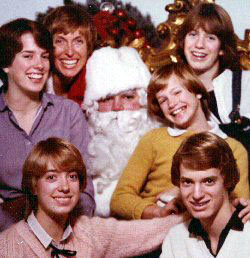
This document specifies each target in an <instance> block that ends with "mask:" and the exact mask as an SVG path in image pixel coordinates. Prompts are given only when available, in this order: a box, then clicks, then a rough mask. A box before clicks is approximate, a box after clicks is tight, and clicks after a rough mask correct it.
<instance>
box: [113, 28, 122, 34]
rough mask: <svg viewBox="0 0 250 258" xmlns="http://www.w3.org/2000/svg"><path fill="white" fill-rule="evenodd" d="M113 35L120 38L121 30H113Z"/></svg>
mask: <svg viewBox="0 0 250 258" xmlns="http://www.w3.org/2000/svg"><path fill="white" fill-rule="evenodd" d="M111 34H112V35H114V36H118V35H119V34H120V30H119V29H118V28H113V29H111Z"/></svg>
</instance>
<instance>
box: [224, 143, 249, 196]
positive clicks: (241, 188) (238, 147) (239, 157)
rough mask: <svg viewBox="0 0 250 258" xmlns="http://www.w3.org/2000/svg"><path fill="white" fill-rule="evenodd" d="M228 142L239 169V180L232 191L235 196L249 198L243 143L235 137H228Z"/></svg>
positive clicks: (246, 158)
mask: <svg viewBox="0 0 250 258" xmlns="http://www.w3.org/2000/svg"><path fill="white" fill-rule="evenodd" d="M227 141H228V144H229V146H230V147H231V149H232V151H233V154H234V157H235V159H236V162H237V165H238V168H239V171H240V181H239V183H238V184H237V185H236V187H235V190H234V193H235V194H236V196H237V197H243V198H246V199H249V197H250V195H249V183H248V182H249V181H248V156H247V151H246V149H245V148H244V147H243V145H242V144H241V143H240V142H238V141H236V140H235V139H232V138H228V140H227Z"/></svg>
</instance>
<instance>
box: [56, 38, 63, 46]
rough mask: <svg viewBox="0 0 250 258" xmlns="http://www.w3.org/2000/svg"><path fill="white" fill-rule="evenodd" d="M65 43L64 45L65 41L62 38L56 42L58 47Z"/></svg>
mask: <svg viewBox="0 0 250 258" xmlns="http://www.w3.org/2000/svg"><path fill="white" fill-rule="evenodd" d="M63 43H64V41H63V39H61V38H57V39H55V40H54V44H56V45H63Z"/></svg>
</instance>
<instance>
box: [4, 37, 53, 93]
mask: <svg viewBox="0 0 250 258" xmlns="http://www.w3.org/2000/svg"><path fill="white" fill-rule="evenodd" d="M21 42H22V45H23V49H22V51H21V52H19V53H17V54H16V56H15V58H14V60H13V62H12V64H11V65H10V66H9V67H7V68H4V71H5V72H6V73H7V76H8V87H9V88H10V87H14V88H15V90H16V91H22V92H25V93H33V94H34V93H35V94H36V93H37V94H39V93H40V92H41V90H42V89H43V87H44V84H45V82H46V80H47V78H48V74H49V69H50V61H49V53H48V51H47V50H45V49H42V48H40V47H39V46H38V45H37V44H36V43H35V40H34V37H33V35H32V34H31V33H26V34H23V35H22V36H21Z"/></svg>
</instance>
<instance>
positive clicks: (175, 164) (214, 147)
mask: <svg viewBox="0 0 250 258" xmlns="http://www.w3.org/2000/svg"><path fill="white" fill-rule="evenodd" d="M181 165H182V166H184V167H185V168H189V169H192V170H206V169H209V168H217V169H219V170H220V172H221V175H222V176H223V178H224V186H225V188H226V189H227V191H228V192H232V191H233V190H234V188H235V186H236V184H237V183H238V182H239V179H240V174H239V170H238V167H237V164H236V160H235V158H234V155H233V152H232V150H231V148H230V146H229V145H228V143H227V142H226V141H225V140H223V139H222V138H220V137H219V136H217V135H215V134H213V133H210V132H202V133H197V134H194V135H192V136H190V137H188V138H187V139H185V140H184V141H183V142H182V144H181V145H180V147H179V148H178V150H177V151H176V153H175V155H174V157H173V161H172V167H171V180H172V183H173V184H174V185H176V186H180V166H181Z"/></svg>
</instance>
